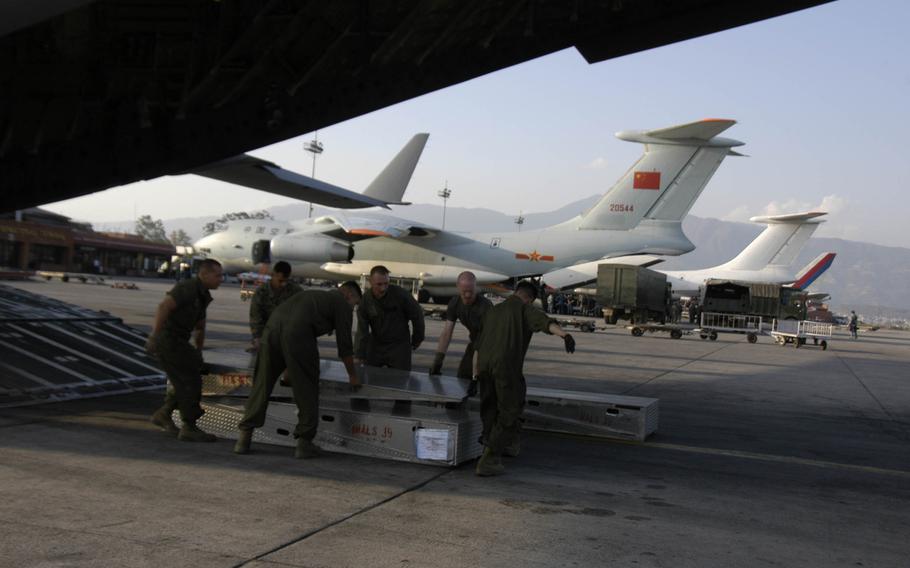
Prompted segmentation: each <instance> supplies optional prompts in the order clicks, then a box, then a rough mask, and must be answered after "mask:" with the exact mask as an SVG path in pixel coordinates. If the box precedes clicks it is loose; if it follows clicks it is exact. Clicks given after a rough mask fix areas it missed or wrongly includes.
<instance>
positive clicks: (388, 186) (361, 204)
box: [188, 133, 430, 209]
mask: <svg viewBox="0 0 910 568" xmlns="http://www.w3.org/2000/svg"><path fill="white" fill-rule="evenodd" d="M429 136H430V135H429V134H425V133H422V134H415V135H414V136H413V137H412V138H411V140H410V141H409V142H408V143H407V144H405V146H404V148H402V149H401V151H400V152H399V153H398V154H397V155H396V156H395V157H394V158H393V159H392V161H391V162H389V164H388V165H387V166H386V167H385V169H383V170H382V172H380V173H379V175H378V176H376V179H374V180H373V181H372V182H371V183H370V185H369V186H368V187H367V189H366V190H365V191H364V193H357V192H355V191H351V190H349V189H345V188H343V187H338V186H337V185H332V184H330V183H326V182H324V181H320V180H318V179H315V178H311V177H308V176H305V175H302V174H298V173H296V172H292V171H290V170H285V169H284V168H282V167H280V166H278V165H277V164H274V163H272V162H269V161H267V160H262V159H260V158H256V157H254V156H250V155H249V154H242V155H240V156H234V157H233V158H228V159H226V160H221V161H220V162H215V163H213V164H209V165H207V166H203V167H201V168H198V169H196V170H192V171H190V172H188V173H193V174H196V175H200V176H205V177H208V178H212V179H217V180H219V181H224V182H227V183H233V184H237V185H243V186H246V187H250V188H253V189H258V190H261V191H267V192H269V193H274V194H276V195H282V196H284V197H290V198H292V199H299V200H301V201H308V202H310V203H318V204H319V205H325V206H326V207H334V208H337V209H363V208H367V207H384V208H386V209H388V208H389V207H388V206H389V205H404V204H406V203H405V202H403V201H402V200H401V199H402V197H403V195H404V192H405V189H407V186H408V183H409V182H410V180H411V175H412V174H413V173H414V168H415V167H416V166H417V160H418V159H419V158H420V155H421V153H422V152H423V148H424V146H425V145H426V143H427V139H428V138H429Z"/></svg>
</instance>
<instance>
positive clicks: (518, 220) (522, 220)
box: [515, 211, 525, 233]
mask: <svg viewBox="0 0 910 568" xmlns="http://www.w3.org/2000/svg"><path fill="white" fill-rule="evenodd" d="M515 224H516V225H518V232H519V233H520V232H521V226H522V225H524V224H525V218H524V216H523V215H522V214H521V211H519V212H518V217H515Z"/></svg>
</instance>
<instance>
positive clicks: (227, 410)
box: [174, 397, 483, 466]
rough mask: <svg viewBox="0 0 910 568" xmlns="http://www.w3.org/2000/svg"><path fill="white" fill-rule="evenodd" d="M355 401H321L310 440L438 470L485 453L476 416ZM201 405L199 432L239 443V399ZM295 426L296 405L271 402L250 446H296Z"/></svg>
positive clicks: (209, 400)
mask: <svg viewBox="0 0 910 568" xmlns="http://www.w3.org/2000/svg"><path fill="white" fill-rule="evenodd" d="M357 402H358V401H349V400H344V399H337V398H331V397H327V398H325V399H322V398H321V399H320V404H319V414H320V420H319V431H318V433H317V435H316V439H315V440H314V442H315V443H316V444H317V445H318V446H320V447H321V448H323V449H325V450H327V451H331V452H338V453H345V454H353V455H358V456H366V457H375V458H382V459H390V460H396V461H404V462H410V463H422V464H427V465H436V466H455V465H458V464H460V463H463V462H465V461H468V460H472V459H474V458H476V457H478V456H480V454H481V452H482V451H483V447H482V446H481V445H480V444H479V443H478V439H479V438H480V436H481V433H482V431H483V425H482V423H481V421H480V417H479V415H477V414H476V413H471V412H468V411H467V410H465V409H448V408H444V407H441V406H420V405H400V404H395V403H392V402H369V403H367V404H366V405H360V406H358V405H357ZM360 402H366V401H360ZM352 403H353V404H352ZM202 407H203V408H204V409H205V414H204V415H203V416H202V418H201V419H200V420H199V421H198V425H199V426H200V427H201V428H202V429H203V430H206V431H208V432H211V433H213V434H215V435H216V436H218V437H221V438H228V439H237V424H238V423H239V422H240V419H241V418H242V416H243V406H242V402H241V401H240V400H238V399H233V398H205V399H203V401H202ZM174 420H175V422H177V421H179V413H177V412H175V413H174ZM296 424H297V407H296V406H295V405H294V404H291V403H286V402H272V403H271V404H269V410H268V413H267V415H266V420H265V424H264V425H263V427H262V428H258V429H256V430H255V431H254V432H253V443H254V444H257V443H259V444H271V445H278V446H288V447H294V445H295V441H294V438H293V432H294V427H295V426H296Z"/></svg>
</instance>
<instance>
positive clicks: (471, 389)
mask: <svg viewBox="0 0 910 568" xmlns="http://www.w3.org/2000/svg"><path fill="white" fill-rule="evenodd" d="M478 378H479V377H477V376H475V377H474V378H473V379H471V384H470V385H468V396H469V397H470V396H477V383H478V381H477V379H478Z"/></svg>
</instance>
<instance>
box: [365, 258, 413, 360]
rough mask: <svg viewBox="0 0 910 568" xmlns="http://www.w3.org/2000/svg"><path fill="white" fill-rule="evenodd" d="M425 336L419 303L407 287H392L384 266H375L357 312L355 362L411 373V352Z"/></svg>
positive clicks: (387, 271)
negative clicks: (367, 289)
mask: <svg viewBox="0 0 910 568" xmlns="http://www.w3.org/2000/svg"><path fill="white" fill-rule="evenodd" d="M408 322H410V323H411V329H410V330H409V329H408ZM423 334H424V322H423V310H422V309H421V308H420V304H418V303H417V300H415V299H414V298H413V296H411V294H410V293H409V292H408V291H407V290H405V289H404V288H401V287H399V286H395V285H394V284H389V270H388V269H387V268H386V267H385V266H382V265H377V266H374V267H373V268H372V270H370V291H369V292H367V293H366V294H364V295H363V301H361V303H360V307H359V308H358V309H357V337H356V339H355V341H354V353H356V357H357V359H356V362H358V363H366V364H367V365H371V366H373V367H391V368H393V369H401V370H403V371H410V370H411V351H414V350H416V349H417V348H418V347H419V346H420V344H421V343H422V342H423Z"/></svg>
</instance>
